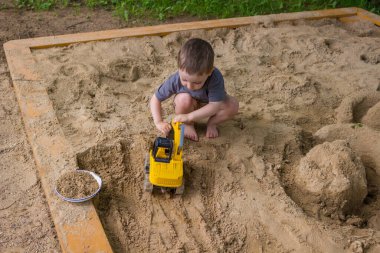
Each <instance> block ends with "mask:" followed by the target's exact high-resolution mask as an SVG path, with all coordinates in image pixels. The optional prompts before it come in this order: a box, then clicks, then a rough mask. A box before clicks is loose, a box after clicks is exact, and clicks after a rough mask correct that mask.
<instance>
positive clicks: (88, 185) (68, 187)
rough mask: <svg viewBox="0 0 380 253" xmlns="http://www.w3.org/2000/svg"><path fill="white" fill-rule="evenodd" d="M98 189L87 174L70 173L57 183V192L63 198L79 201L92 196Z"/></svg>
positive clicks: (81, 172)
mask: <svg viewBox="0 0 380 253" xmlns="http://www.w3.org/2000/svg"><path fill="white" fill-rule="evenodd" d="M98 188H99V184H98V182H97V181H96V179H95V178H94V177H93V176H92V175H91V174H90V173H88V172H83V171H70V172H67V173H65V174H63V175H62V176H61V177H60V178H59V179H58V181H57V191H58V192H59V193H60V194H61V195H62V196H64V197H65V198H71V199H81V198H85V197H88V196H91V195H92V194H94V193H95V192H96V191H97V190H98Z"/></svg>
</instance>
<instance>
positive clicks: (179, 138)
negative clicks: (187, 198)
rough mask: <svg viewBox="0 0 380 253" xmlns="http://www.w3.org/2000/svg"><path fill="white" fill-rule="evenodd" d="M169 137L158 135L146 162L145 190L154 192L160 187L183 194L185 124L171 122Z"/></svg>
mask: <svg viewBox="0 0 380 253" xmlns="http://www.w3.org/2000/svg"><path fill="white" fill-rule="evenodd" d="M171 125H172V130H171V134H169V137H166V138H165V137H157V138H156V139H155V141H154V143H153V146H152V148H151V149H150V150H149V153H148V154H146V157H145V164H144V175H145V177H144V190H145V191H146V192H150V193H151V192H153V189H155V188H160V189H161V191H164V192H166V191H169V192H173V193H175V194H182V193H183V191H184V188H185V187H184V179H183V160H182V150H183V142H184V129H185V126H184V125H183V124H182V123H181V122H171Z"/></svg>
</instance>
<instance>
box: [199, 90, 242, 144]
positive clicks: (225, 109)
mask: <svg viewBox="0 0 380 253" xmlns="http://www.w3.org/2000/svg"><path fill="white" fill-rule="evenodd" d="M238 111H239V102H238V101H237V99H236V98H234V97H231V96H229V95H227V98H226V100H225V101H224V103H223V105H222V108H221V109H220V111H218V112H217V113H216V114H215V115H214V116H212V117H210V119H209V120H208V122H207V131H206V137H207V138H216V137H218V136H219V132H218V129H217V125H218V124H220V123H222V122H224V121H226V120H229V119H231V118H232V117H233V116H234V115H236V114H237V113H238Z"/></svg>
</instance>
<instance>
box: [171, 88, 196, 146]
mask: <svg viewBox="0 0 380 253" xmlns="http://www.w3.org/2000/svg"><path fill="white" fill-rule="evenodd" d="M174 107H175V113H176V114H187V113H190V112H192V111H194V110H195V108H196V107H197V101H196V100H195V99H193V98H192V97H191V96H190V95H189V94H187V93H179V94H177V95H176V96H175V98H174ZM185 137H186V138H188V139H190V140H193V141H198V134H197V132H196V131H195V128H194V123H190V124H185Z"/></svg>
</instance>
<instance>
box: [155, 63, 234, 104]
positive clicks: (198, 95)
mask: <svg viewBox="0 0 380 253" xmlns="http://www.w3.org/2000/svg"><path fill="white" fill-rule="evenodd" d="M178 93H189V94H190V95H191V97H193V98H194V99H196V100H198V101H200V102H202V103H208V102H219V101H223V100H224V99H225V97H226V91H225V89H224V79H223V76H222V73H220V71H219V69H217V68H214V70H213V71H212V73H211V75H210V76H209V77H208V78H207V80H206V82H205V84H204V85H203V87H202V88H201V89H199V90H189V89H187V88H186V87H185V86H183V85H182V83H181V79H180V77H179V73H178V71H177V72H175V73H174V74H173V75H171V76H170V77H169V78H168V79H167V80H166V81H165V82H164V83H163V84H161V86H160V87H158V89H157V90H156V92H155V95H156V97H157V99H158V100H160V101H164V100H166V99H168V98H169V97H170V96H172V95H173V94H178Z"/></svg>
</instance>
